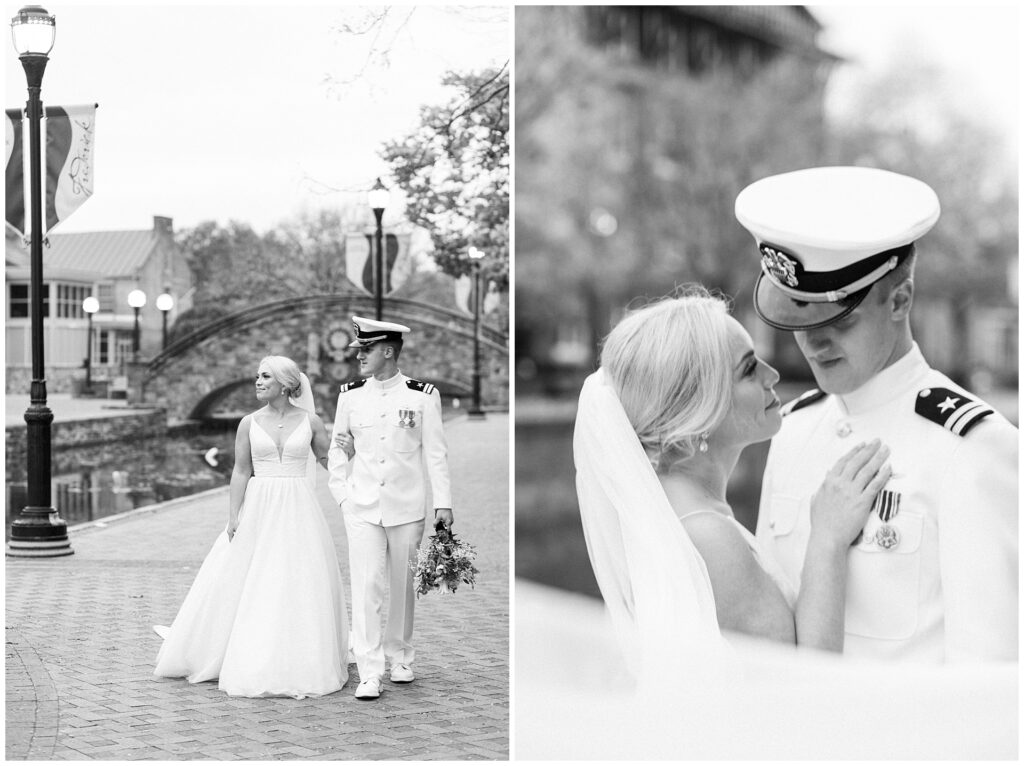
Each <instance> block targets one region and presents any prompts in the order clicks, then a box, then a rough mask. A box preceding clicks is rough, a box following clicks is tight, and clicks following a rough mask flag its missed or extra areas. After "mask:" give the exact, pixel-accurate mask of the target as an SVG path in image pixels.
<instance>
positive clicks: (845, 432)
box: [836, 420, 853, 438]
mask: <svg viewBox="0 0 1024 766" xmlns="http://www.w3.org/2000/svg"><path fill="white" fill-rule="evenodd" d="M852 433H853V427H852V426H851V425H850V424H849V423H847V422H846V421H845V420H844V421H842V422H840V423H838V424H837V425H836V435H837V436H839V437H840V438H843V437H846V436H849V435H850V434H852Z"/></svg>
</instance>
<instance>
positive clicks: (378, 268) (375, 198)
mask: <svg viewBox="0 0 1024 766" xmlns="http://www.w3.org/2000/svg"><path fill="white" fill-rule="evenodd" d="M366 196H367V198H368V200H369V202H370V208H371V209H372V210H373V215H374V216H375V217H376V218H377V241H376V244H377V246H376V248H374V253H373V294H374V299H375V300H376V306H377V317H376V318H377V321H380V320H381V319H382V318H383V316H384V229H383V227H382V225H381V220H382V219H383V218H384V208H386V207H387V206H388V200H389V199H390V198H391V195H390V194H389V193H388V190H387V187H386V186H384V184H382V183H381V182H380V179H379V178H378V179H377V183H375V184H374V185H373V188H372V189H370V191H369V193H367V195H366Z"/></svg>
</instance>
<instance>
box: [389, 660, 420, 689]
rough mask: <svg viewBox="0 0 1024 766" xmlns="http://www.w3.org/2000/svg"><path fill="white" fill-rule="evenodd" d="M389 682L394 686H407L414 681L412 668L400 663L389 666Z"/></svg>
mask: <svg viewBox="0 0 1024 766" xmlns="http://www.w3.org/2000/svg"><path fill="white" fill-rule="evenodd" d="M391 680H392V681H394V682H395V683H396V684H408V683H412V682H413V681H414V680H416V676H414V675H413V674H412V668H410V667H409V666H408V665H405V664H404V663H401V662H400V663H398V664H397V665H392V666H391Z"/></svg>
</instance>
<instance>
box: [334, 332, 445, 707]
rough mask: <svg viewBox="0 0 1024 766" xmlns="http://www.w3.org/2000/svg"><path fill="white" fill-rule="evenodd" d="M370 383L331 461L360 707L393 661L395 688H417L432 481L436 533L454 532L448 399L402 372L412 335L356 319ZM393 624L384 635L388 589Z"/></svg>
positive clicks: (351, 404)
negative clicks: (416, 629) (421, 577)
mask: <svg viewBox="0 0 1024 766" xmlns="http://www.w3.org/2000/svg"><path fill="white" fill-rule="evenodd" d="M352 322H353V326H354V330H355V340H354V341H352V343H351V344H349V345H350V347H355V348H358V349H359V352H358V353H357V355H356V358H357V359H358V360H359V369H360V372H361V374H363V375H367V376H369V377H367V378H365V379H364V380H358V381H356V382H354V383H346V384H345V385H343V386H342V387H341V393H340V394H339V395H338V409H337V413H336V415H335V418H334V429H333V433H332V434H331V448H330V451H329V452H328V464H327V470H328V473H329V478H328V486H329V487H330V490H331V494H333V495H334V499H335V500H336V501H337V502H338V504H339V505H340V506H341V509H342V512H343V514H344V519H345V533H346V536H347V537H348V547H349V567H350V570H351V578H352V650H353V654H355V658H356V664H357V665H358V667H359V686H358V687H357V689H356V693H355V696H356V697H357V698H358V699H376V698H377V697H379V696H380V694H381V691H382V689H383V683H382V678H383V676H384V665H385V659H386V660H387V661H388V664H389V665H390V668H391V673H390V678H391V680H392V681H393V682H395V683H410V682H411V681H413V679H414V675H413V672H412V662H413V659H414V656H415V653H414V651H413V646H412V629H413V611H414V608H415V604H416V595H415V592H414V588H413V581H412V576H413V573H412V569H411V567H412V566H413V565H415V562H416V551H417V548H418V547H419V544H420V540H421V539H422V537H423V529H424V526H425V515H426V509H427V506H426V503H427V491H426V485H427V481H429V483H430V490H431V495H432V498H433V506H434V526H435V527H437V526H439V525H442V524H443V525H444V526H446V527H449V528H450V527H451V525H452V522H453V521H454V518H453V515H452V510H451V505H452V502H451V489H450V482H449V478H448V458H447V455H448V446H447V442H446V441H445V436H444V428H443V426H442V423H441V395H440V393H438V391H437V389H436V388H435V387H434V386H433V385H432V384H430V383H423V382H421V381H418V380H413V379H412V378H409V377H407V376H405V375H403V374H402V373H401V371H400V370H399V369H398V357H399V354H400V353H401V351H402V344H403V337H402V336H403V333H407V332H409V331H410V330H409V328H408V327H406V326H404V325H400V324H395V323H394V322H380V321H376V320H373V319H364V318H362V317H358V316H354V317H352ZM385 586H386V587H387V589H388V593H389V596H388V616H387V625H386V626H385V627H384V629H383V632H382V631H381V607H382V606H383V602H384V589H385Z"/></svg>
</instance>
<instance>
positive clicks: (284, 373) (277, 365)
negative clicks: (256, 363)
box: [260, 356, 302, 399]
mask: <svg viewBox="0 0 1024 766" xmlns="http://www.w3.org/2000/svg"><path fill="white" fill-rule="evenodd" d="M260 364H265V365H267V367H269V368H270V374H271V375H273V376H274V380H276V381H277V382H278V383H280V384H281V385H282V386H284V388H285V390H286V391H287V392H288V396H289V397H291V398H292V399H298V398H299V397H300V396H301V395H302V378H301V377H300V371H299V365H297V364H296V363H295V362H293V361H292V360H291V359H289V358H288V357H286V356H265V357H263V358H262V359H261V360H260Z"/></svg>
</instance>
